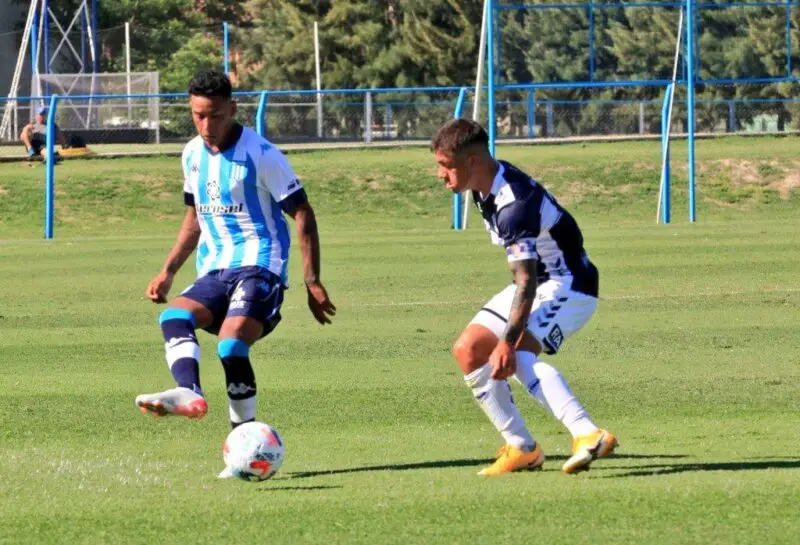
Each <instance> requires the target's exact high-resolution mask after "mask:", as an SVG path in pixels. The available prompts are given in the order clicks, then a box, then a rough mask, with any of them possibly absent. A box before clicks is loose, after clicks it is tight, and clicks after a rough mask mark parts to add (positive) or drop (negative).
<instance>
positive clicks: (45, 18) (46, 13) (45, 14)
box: [42, 0, 50, 94]
mask: <svg viewBox="0 0 800 545" xmlns="http://www.w3.org/2000/svg"><path fill="white" fill-rule="evenodd" d="M42 30H43V31H44V39H43V41H44V44H42V45H43V46H44V73H45V74H49V73H50V8H49V6H48V0H42ZM46 87H48V88H49V87H50V86H49V85H47V86H46ZM48 94H49V93H48Z"/></svg>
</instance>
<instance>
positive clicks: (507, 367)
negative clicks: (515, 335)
mask: <svg viewBox="0 0 800 545" xmlns="http://www.w3.org/2000/svg"><path fill="white" fill-rule="evenodd" d="M489 363H490V364H491V366H492V374H491V375H490V376H491V377H492V378H493V379H495V380H503V379H507V378H508V377H510V376H511V375H513V374H514V373H515V372H516V370H517V356H516V354H515V353H514V347H513V346H511V345H510V344H508V343H507V342H506V341H500V342H499V343H497V346H496V347H495V348H494V350H493V351H492V354H491V355H490V356H489Z"/></svg>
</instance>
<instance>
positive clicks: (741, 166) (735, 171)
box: [719, 159, 763, 188]
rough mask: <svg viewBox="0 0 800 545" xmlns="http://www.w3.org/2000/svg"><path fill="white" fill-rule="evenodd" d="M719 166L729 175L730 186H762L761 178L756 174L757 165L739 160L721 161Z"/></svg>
mask: <svg viewBox="0 0 800 545" xmlns="http://www.w3.org/2000/svg"><path fill="white" fill-rule="evenodd" d="M719 164H720V166H722V167H723V168H725V169H727V170H729V171H730V173H731V185H732V186H733V187H735V188H736V187H742V186H746V185H762V183H763V177H762V176H761V175H760V174H759V172H758V165H756V163H754V162H753V161H745V160H740V159H723V160H721V161H720V162H719Z"/></svg>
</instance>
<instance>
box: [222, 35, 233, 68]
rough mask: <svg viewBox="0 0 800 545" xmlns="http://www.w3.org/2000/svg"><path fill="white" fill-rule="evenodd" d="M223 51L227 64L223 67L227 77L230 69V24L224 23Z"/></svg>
mask: <svg viewBox="0 0 800 545" xmlns="http://www.w3.org/2000/svg"><path fill="white" fill-rule="evenodd" d="M222 49H223V54H224V58H225V64H224V66H223V70H224V72H225V75H227V74H228V73H229V72H230V71H231V69H230V61H229V50H228V23H227V22H224V23H222Z"/></svg>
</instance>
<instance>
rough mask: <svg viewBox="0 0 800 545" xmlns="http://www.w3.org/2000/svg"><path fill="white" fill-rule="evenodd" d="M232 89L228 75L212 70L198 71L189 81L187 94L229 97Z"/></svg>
mask: <svg viewBox="0 0 800 545" xmlns="http://www.w3.org/2000/svg"><path fill="white" fill-rule="evenodd" d="M232 91H233V89H232V87H231V80H229V79H228V76H226V75H225V74H223V73H222V72H216V71H214V70H204V71H202V72H198V73H196V74H195V75H194V77H193V78H192V81H190V82H189V94H190V95H194V96H201V97H209V98H210V97H223V98H231V93H232Z"/></svg>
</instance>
